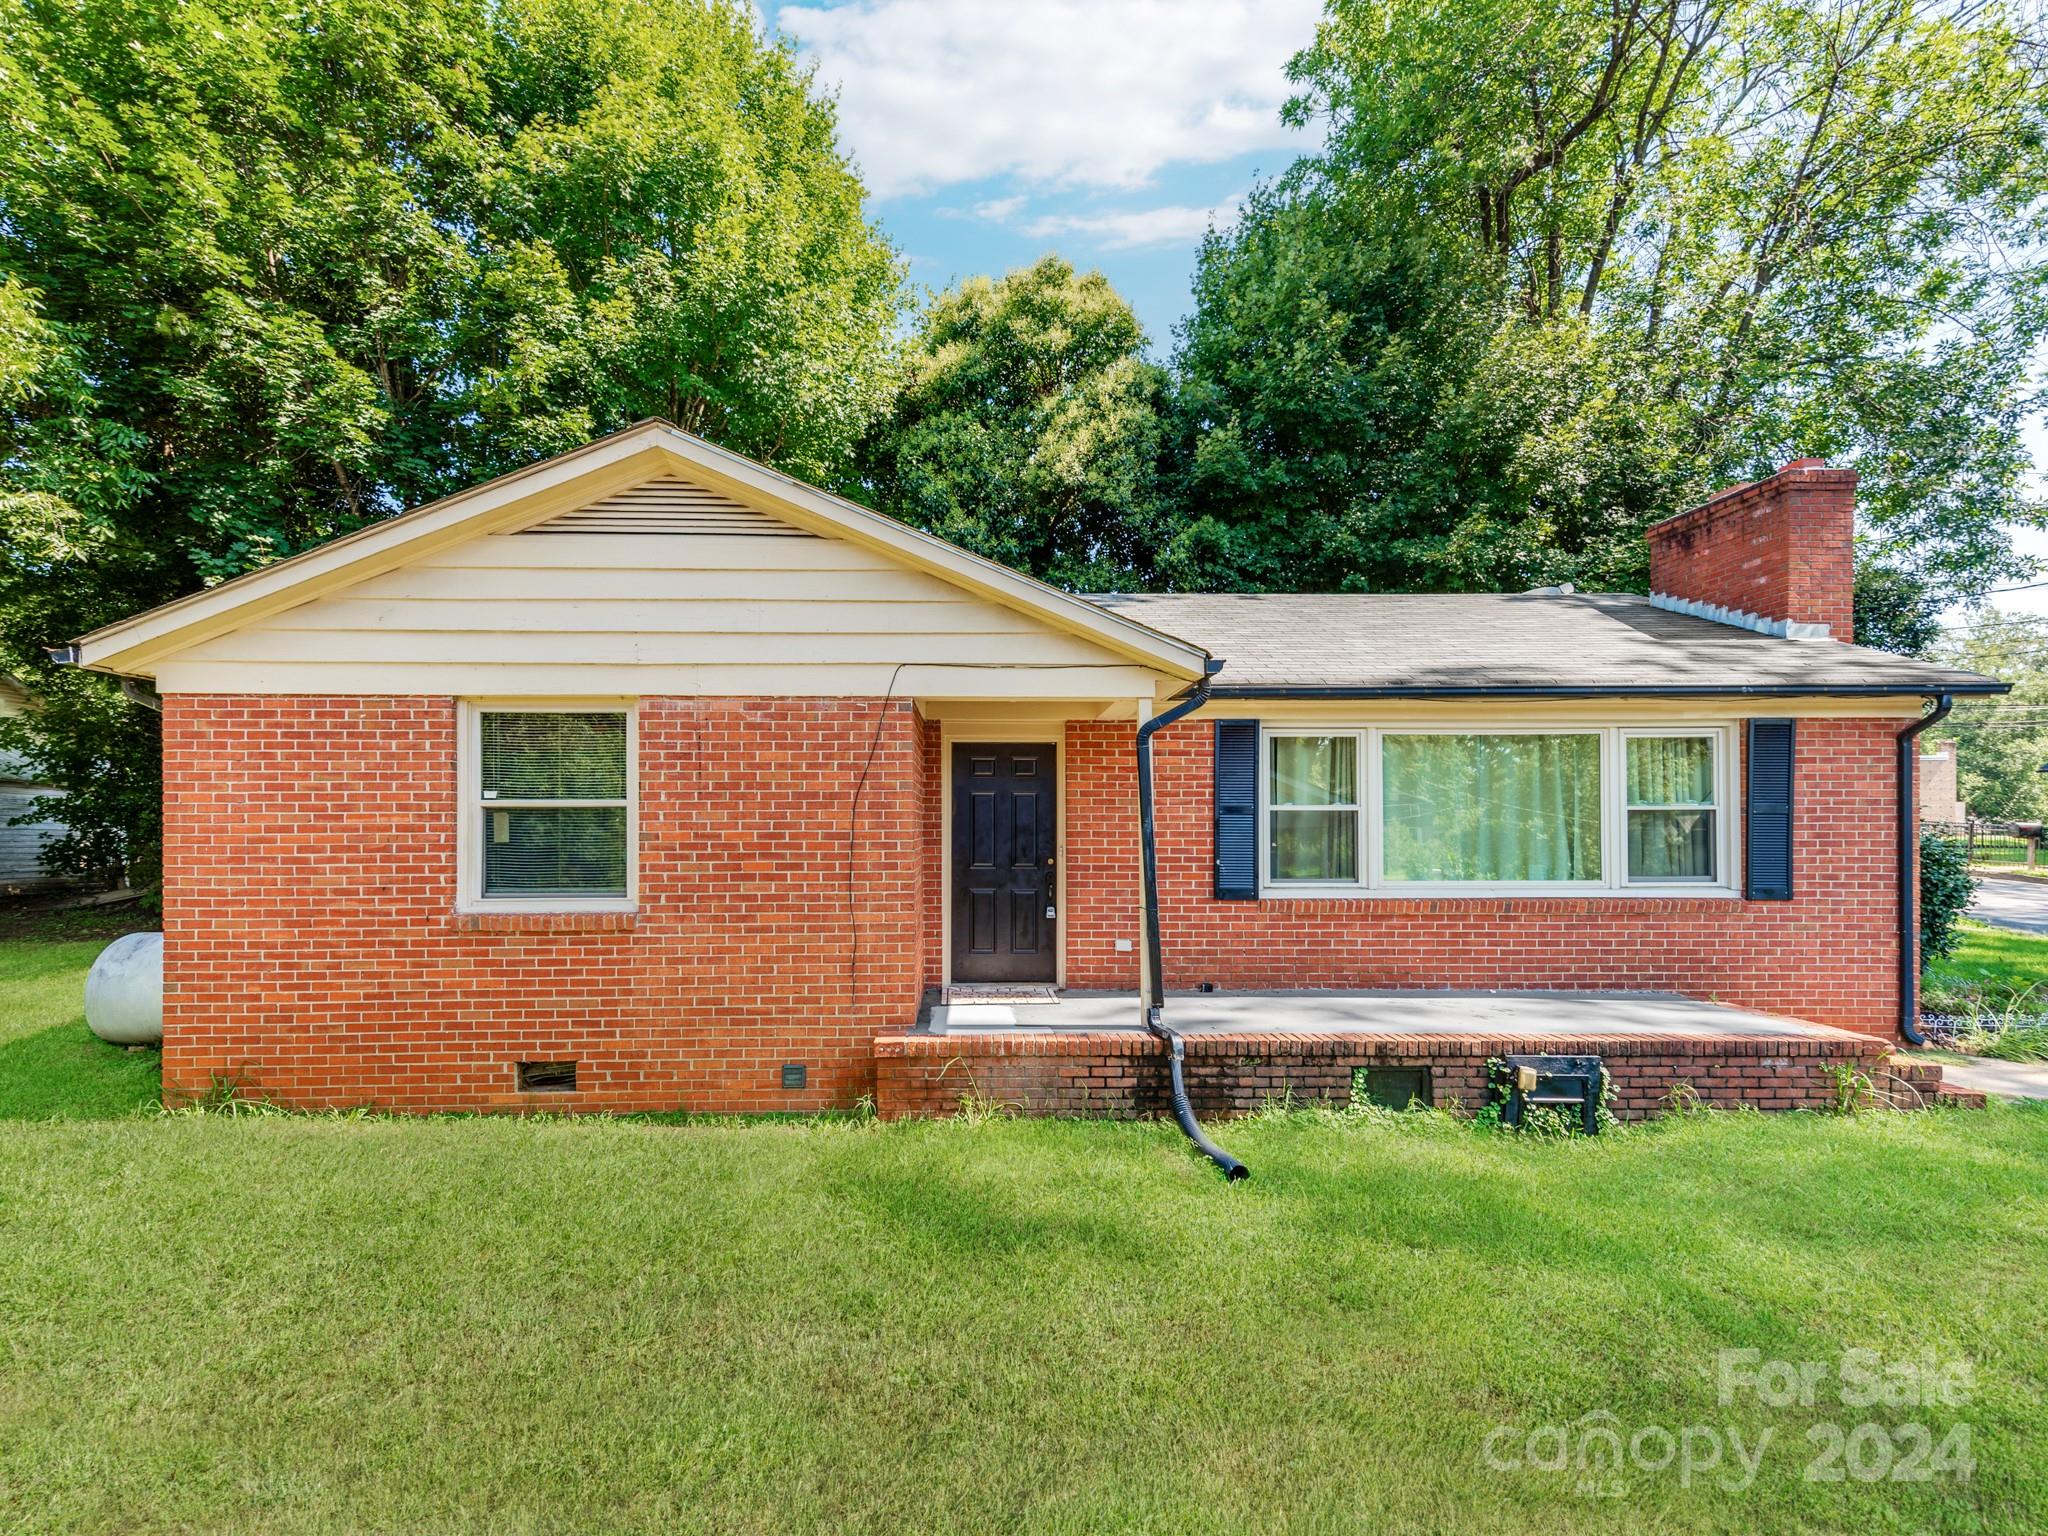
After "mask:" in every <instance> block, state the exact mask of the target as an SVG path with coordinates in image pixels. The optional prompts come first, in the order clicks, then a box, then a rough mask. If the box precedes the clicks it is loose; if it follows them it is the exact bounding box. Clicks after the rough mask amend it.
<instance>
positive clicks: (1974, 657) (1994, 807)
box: [1932, 608, 2048, 821]
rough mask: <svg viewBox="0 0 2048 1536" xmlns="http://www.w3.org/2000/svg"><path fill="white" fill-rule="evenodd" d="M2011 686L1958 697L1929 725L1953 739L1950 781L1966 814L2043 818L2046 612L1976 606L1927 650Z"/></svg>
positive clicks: (2047, 749)
mask: <svg viewBox="0 0 2048 1536" xmlns="http://www.w3.org/2000/svg"><path fill="white" fill-rule="evenodd" d="M1932 654H1933V655H1934V657H1935V658H1936V659H1937V660H1940V661H1944V662H1947V663H1949V664H1950V665H1952V666H1958V667H1967V668H1968V669H1969V670H1970V671H1972V672H1982V673H1984V674H1986V675H1987V676H1990V677H1995V678H1997V679H1998V680H1999V681H2001V682H2005V683H2010V684H2012V692H2010V693H2008V694H2005V695H2003V696H2002V697H1999V698H1992V699H1965V700H1960V701H1958V702H1957V704H1956V707H1955V711H1954V713H1952V714H1951V715H1950V716H1949V717H1948V719H1947V720H1946V721H1944V722H1943V723H1942V725H1940V726H1938V727H1936V729H1937V730H1938V731H1940V732H1941V733H1942V734H1943V735H1953V736H1954V737H1955V738H1956V782H1957V787H1958V789H1959V790H1960V792H1961V794H1962V797H1963V801H1964V803H1965V804H1967V805H1968V806H1969V808H1970V814H1971V815H1973V816H1980V817H1983V818H1985V819H1987V820H1991V821H2043V820H2048V773H2042V772H2040V771H2039V769H2040V768H2041V766H2042V765H2043V764H2044V763H2048V618H2042V617H2040V616H2038V615H2034V614H2007V613H2000V612H1998V611H1997V610H1995V609H1991V608H1983V609H1979V610H1977V611H1976V612H1975V613H1974V615H1973V616H1972V617H1971V618H1969V619H1967V620H1965V621H1964V622H1962V623H1961V624H1959V625H1958V626H1956V627H1955V628H1954V629H1952V630H1949V631H1948V632H1947V633H1946V634H1945V635H1944V636H1943V637H1942V639H1941V640H1940V641H1938V642H1937V643H1936V644H1935V645H1934V646H1933V648H1932Z"/></svg>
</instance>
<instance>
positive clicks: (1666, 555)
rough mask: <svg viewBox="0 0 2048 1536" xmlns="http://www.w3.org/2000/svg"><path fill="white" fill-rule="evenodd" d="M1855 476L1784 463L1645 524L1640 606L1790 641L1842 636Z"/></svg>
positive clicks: (1851, 569)
mask: <svg viewBox="0 0 2048 1536" xmlns="http://www.w3.org/2000/svg"><path fill="white" fill-rule="evenodd" d="M1855 535H1856V471H1855V470H1853V469H1829V468H1828V467H1827V465H1825V464H1823V463H1822V462H1821V461H1820V460H1819V459H1794V460H1793V461H1792V462H1791V463H1790V464H1787V465H1786V466H1785V467H1784V468H1783V469H1781V470H1779V471H1778V472H1777V473H1776V474H1775V475H1772V476H1771V477H1770V479H1768V480H1753V481H1751V482H1750V483H1749V484H1748V485H1737V486H1731V487H1729V488H1728V489H1727V490H1725V491H1722V492H1721V493H1720V494H1719V495H1717V496H1715V497H1713V498H1712V499H1710V500H1708V501H1704V502H1702V503H1700V505H1698V506H1696V507H1694V508H1693V509H1692V510H1691V511H1690V512H1681V513H1679V514H1678V516H1676V517H1670V518H1666V519H1665V520H1664V521H1663V522H1661V523H1658V524H1656V525H1654V526H1653V527H1652V528H1651V529H1650V531H1649V534H1648V538H1649V540H1650V600H1651V601H1652V602H1654V603H1656V604H1657V605H1658V606H1659V607H1662V608H1673V609H1677V610H1678V611H1680V612H1682V613H1697V614H1700V615H1702V616H1703V617H1706V618H1710V619H1718V620H1719V621H1720V622H1722V623H1724V624H1737V625H1740V626H1742V627H1743V628H1745V629H1756V630H1762V631H1763V632H1764V633H1766V634H1774V635H1791V636H1794V637H1796V638H1799V639H1819V638H1824V637H1830V636H1831V637H1832V638H1834V639H1836V640H1848V639H1850V638H1852V636H1853V633H1854V630H1853V627H1852V624H1851V618H1850V610H1851V605H1852V601H1853V597H1854V593H1855V584H1856V570H1855Z"/></svg>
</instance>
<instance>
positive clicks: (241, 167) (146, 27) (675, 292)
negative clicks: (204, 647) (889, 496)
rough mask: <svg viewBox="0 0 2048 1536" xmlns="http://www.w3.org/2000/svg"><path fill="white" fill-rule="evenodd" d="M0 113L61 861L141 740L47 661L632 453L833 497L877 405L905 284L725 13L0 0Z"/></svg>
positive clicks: (887, 382)
mask: <svg viewBox="0 0 2048 1536" xmlns="http://www.w3.org/2000/svg"><path fill="white" fill-rule="evenodd" d="M0 80H4V81H5V85H6V94H7V101H8V112H9V118H10V122H9V132H8V133H7V134H6V135H4V136H0V666H4V667H5V668H6V669H7V670H9V671H13V672H15V673H17V674H19V675H21V676H23V678H24V679H25V680H26V681H28V682H29V683H30V684H31V686H32V687H34V688H35V689H36V690H38V691H39V692H41V693H42V694H43V695H44V696H45V698H46V699H47V700H48V701H49V702H50V705H51V707H50V708H48V709H46V710H44V711H43V712H41V713H40V714H38V715H35V716H31V717H28V719H27V721H26V723H24V724H22V725H20V726H18V727H16V728H15V729H14V731H13V734H14V735H16V736H17V737H20V738H23V739H22V740H21V741H20V743H19V745H20V746H21V747H22V748H23V750H24V751H25V752H26V754H27V755H28V756H29V757H30V759H31V760H32V761H34V762H35V763H36V764H37V765H38V766H39V767H41V768H42V769H44V770H45V771H48V772H52V773H54V774H55V775H56V777H57V781H58V782H60V783H63V784H66V785H67V787H70V788H71V789H73V791H74V796H73V798H72V799H71V800H70V801H67V802H66V813H67V815H69V816H70V817H71V819H72V821H73V823H74V825H77V824H78V823H79V818H80V817H86V818H92V817H95V816H97V815H100V814H101V812H100V811H99V810H97V809H96V808H95V802H94V801H93V800H92V799H91V797H88V796H83V795H81V794H79V793H77V792H79V791H82V790H84V789H85V788H86V787H87V786H86V785H85V784H84V783H82V782H77V781H76V780H77V775H78V774H79V772H80V771H81V767H82V765H89V764H94V763H98V764H108V763H113V762H116V761H117V760H120V759H123V758H125V757H126V756H129V755H137V756H139V755H141V754H145V753H148V754H151V757H150V761H152V762H153V761H154V757H153V754H154V745H153V739H152V737H151V734H150V732H151V728H152V725H153V722H151V721H149V720H147V719H145V718H144V717H143V716H142V715H141V714H140V713H138V712H137V710H136V708H135V707H134V706H130V705H125V704H120V703H118V702H116V701H115V699H114V696H113V695H112V693H111V692H110V691H109V687H108V685H107V684H106V683H105V682H104V680H99V679H94V678H90V677H86V676H83V675H81V674H77V673H69V672H53V671H52V670H51V668H50V667H49V666H48V664H47V662H46V660H45V658H44V656H43V653H42V648H43V647H44V646H46V645H49V644H52V643H55V642H58V641H61V640H64V639H67V638H69V637H71V636H75V635H77V634H80V633H82V632H84V631H86V630H89V629H91V628H93V627H95V626H96V625H98V624H101V623H104V622H107V621H109V620H112V619H114V618H118V617H121V616H123V615H125V614H128V613H132V612H135V611H137V610H139V609H142V608H146V607H149V606H151V605H152V604H154V603H157V602H161V601H164V600H166V599H168V598H172V597H175V596H178V595H180V594H182V593H185V592H189V591H192V590H195V589H197V588H199V587H201V586H204V585H208V584H211V583H214V582H217V581H220V580H222V579H225V578H227V577H230V576H234V575H236V574H238V573H240V572H242V571H245V570H248V569H251V568H253V567H255V566H258V565H261V564H264V563H266V562H268V561H270V560H274V559H276V558H278V557H280V556H283V555H288V554H291V553H294V552H296V551H298V550H300V549H304V548H306V547H308V546H310V545H312V544H315V543H318V542H320V541H322V540H324V539H326V538H329V537H331V536H333V535H335V534H338V533H343V532H346V531H348V530H350V529H352V528H355V527H359V526H362V525H363V524H365V523H368V522H371V521H374V520H375V519H377V518H380V517H384V516H387V515H389V514H390V513H392V512H394V511H396V510H398V509H399V508H401V507H404V506H408V505H413V504H417V503H420V502H424V501H428V500H432V499H434V498H436V497H438V496H441V495H445V494H447V493H448V492H450V491H453V490H456V489H459V488H461V487H463V486H466V485H469V484H473V483H475V482H477V481H480V480H483V479H488V478H490V477H491V476H493V475H496V474H499V473H502V472H503V471H505V470H507V469H510V468H512V467H514V466H516V465H518V464H521V463H524V462H527V461H530V460H532V459H535V458H538V457H544V456H546V455H549V454H552V453H555V452H558V451H560V450H562V449H565V448H568V447H571V446H573V445H575V444H577V443H580V442H583V441H585V440H587V439H588V438H590V437H592V436H594V435H597V434H600V433H603V432H606V431H610V430H614V429H616V428H618V427H620V426H623V425H626V424H628V423H630V422H631V421H633V420H635V419H638V418H640V417H644V416H650V415H664V416H668V417H671V418H673V419H675V420H676V421H678V422H679V423H681V424H682V425H684V426H686V427H688V428H690V429H692V430H694V431H698V432H701V433H704V434H706V435H708V436H711V437H713V438H715V439H717V440H718V441H720V442H722V443H724V444H726V445H727V446H729V447H732V448H735V449H738V450H740V451H742V452H745V453H750V454H754V455H757V456H759V457H762V458H765V459H768V460H770V461H772V462H774V463H776V464H777V465H778V466H780V467H783V468H786V469H788V470H790V471H791V472H792V473H795V474H800V475H807V476H812V477H828V476H831V475H834V474H836V473H840V472H843V470H844V467H845V465H846V463H847V460H848V456H849V454H850V452H851V450H852V447H853V445H854V443H855V441H856V440H857V439H858V437H859V436H860V434H861V432H862V431H863V430H864V428H865V426H866V424H867V422H868V420H869V419H870V418H871V417H872V416H873V415H874V414H875V413H876V412H877V411H879V410H880V409H881V408H882V406H883V404H884V402H885V401H886V399H887V398H888V395H889V392H890V390H891V388H892V379H893V352H894V345H895V339H894V338H895V328H896V325H897V322H898V319H899V317H900V314H901V311H902V302H903V288H902V273H901V268H900V263H899V261H898V259H897V257H896V255H895V253H894V252H893V251H892V250H891V249H890V247H889V246H888V245H887V243H886V242H885V241H884V240H883V239H882V238H881V236H880V235H879V233H878V232H877V231H876V229H875V228H874V227H873V226H872V225H871V224H870V223H869V222H868V221H867V219H866V217H865V215H864V211H863V192H862V188H861V185H860V182H859V180H858V178H857V177H856V176H855V174H854V172H853V171H852V169H851V168H850V167H849V165H848V164H847V162H846V160H845V157H844V156H843V154H842V153H841V152H840V150H839V148H838V146H837V143H836V139H835V125H834V113H833V109H832V106H831V104H830V102H829V101H827V100H824V99H822V98H821V97H820V96H819V94H818V92H817V91H816V89H815V87H814V84H813V81H812V79H811V77H810V76H809V75H808V74H807V73H806V72H805V71H804V70H803V69H801V68H799V67H798V65H797V64H796V63H795V61H794V58H793V56H792V54H791V53H790V51H789V50H788V49H787V48H785V47H782V46H777V45H770V44H768V43H767V42H765V41H764V40H763V38H762V36H761V34H760V32H759V30H758V26H757V24H756V22H755V21H754V19H753V16H752V13H751V12H750V11H749V10H747V9H746V8H745V7H744V6H741V5H739V4H737V3H731V0H648V3H645V4H641V5H637V6H630V7H622V6H614V5H607V4H604V3H601V0H490V3H486V0H405V3H402V4H393V3H388V0H331V3H328V4H323V5H321V6H320V7H318V8H317V9H316V10H312V11H309V10H307V9H306V8H304V7H301V6H295V5H290V4H286V3H284V0H224V3H223V4H221V5H217V6H205V7H195V6H166V5H157V4H148V3H141V0H79V3H76V4H68V5H56V4H51V3H47V0H0ZM143 798H144V799H145V800H146V799H147V797H146V796H144V797H143ZM132 800H133V797H129V799H128V801H124V802H122V803H132ZM107 803H108V805H109V807H110V808H109V809H108V810H107V811H106V812H105V814H106V815H108V816H110V817H113V818H114V819H115V821H117V822H119V823H120V824H119V825H114V824H112V823H110V824H109V825H108V826H107V827H105V828H102V829H100V831H104V832H105V833H107V834H108V836H111V837H112V839H113V841H114V842H116V843H122V842H125V843H127V844H132V845H135V847H134V851H135V852H136V853H138V854H146V848H145V847H144V846H143V845H146V844H147V842H148V841H149V839H150V838H151V836H152V835H153V833H152V825H151V823H150V822H148V821H147V820H145V819H143V818H142V817H141V816H140V814H139V813H138V814H136V815H133V816H129V815H127V814H126V813H121V812H117V811H115V810H113V809H111V806H112V804H113V803H114V802H111V801H110V802H107ZM106 842H107V837H103V836H101V835H100V832H99V831H90V830H89V829H88V834H87V835H85V836H84V837H83V840H82V842H81V843H80V846H81V847H82V846H86V845H90V846H92V847H93V848H95V849H99V850H100V851H101V852H104V848H105V845H106ZM59 847H60V850H63V849H68V848H69V847H70V845H68V844H60V845H59ZM67 857H68V854H67Z"/></svg>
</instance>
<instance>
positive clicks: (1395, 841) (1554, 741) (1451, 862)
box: [1381, 733, 1600, 883]
mask: <svg viewBox="0 0 2048 1536" xmlns="http://www.w3.org/2000/svg"><path fill="white" fill-rule="evenodd" d="M1381 761H1382V764H1383V771H1384V785H1383V803H1384V811H1385V816H1384V822H1385V828H1386V856H1385V857H1386V866H1385V867H1386V878H1387V880H1388V881H1389V882H1390V883H1391V882H1396V881H1407V882H1431V881H1523V880H1526V881H1542V880H1559V881H1571V880H1584V881H1594V880H1598V879H1599V878H1600V738H1599V737H1598V736H1593V735H1557V736H1537V735H1513V736H1508V735H1501V736H1481V735H1442V736H1418V735H1407V734H1396V733H1389V734H1388V735H1386V736H1385V737H1383V738H1382V745H1381Z"/></svg>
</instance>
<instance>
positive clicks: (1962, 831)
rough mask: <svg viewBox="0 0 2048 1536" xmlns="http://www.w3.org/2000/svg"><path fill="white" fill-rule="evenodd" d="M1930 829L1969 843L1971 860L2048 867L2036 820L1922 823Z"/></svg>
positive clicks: (1985, 863)
mask: <svg viewBox="0 0 2048 1536" xmlns="http://www.w3.org/2000/svg"><path fill="white" fill-rule="evenodd" d="M1921 825H1922V827H1923V828H1924V829H1925V830H1927V831H1930V832H1940V833H1943V834H1944V835H1946V836H1948V837H1953V838H1956V839H1957V840H1959V841H1961V842H1966V843H1968V844H1969V845H1970V862H1971V863H1972V864H1979V865H1986V866H1991V867H1997V866H2000V865H2006V866H2011V867H2014V868H2024V869H2034V868H2048V851H2044V850H2043V848H2042V846H2041V842H2042V835H2041V828H2040V826H2039V825H2038V824H2037V823H2028V822H2010V821H1929V822H1923V823H1921Z"/></svg>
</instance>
